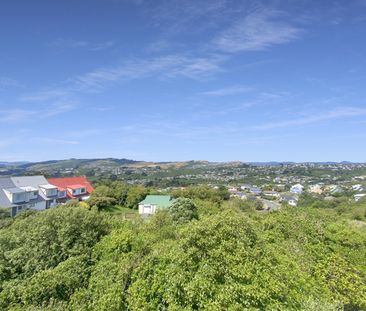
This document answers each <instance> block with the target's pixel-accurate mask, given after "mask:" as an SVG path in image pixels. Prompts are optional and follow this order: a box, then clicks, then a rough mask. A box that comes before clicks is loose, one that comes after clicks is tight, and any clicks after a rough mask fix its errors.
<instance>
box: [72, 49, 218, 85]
mask: <svg viewBox="0 0 366 311" xmlns="http://www.w3.org/2000/svg"><path fill="white" fill-rule="evenodd" d="M221 62H222V58H221V57H218V56H217V57H215V56H213V57H190V56H184V55H168V56H162V57H158V58H154V59H150V60H142V59H137V60H130V61H127V62H126V63H124V64H123V65H121V66H116V67H113V68H112V67H109V68H100V69H96V70H94V71H91V72H89V73H86V74H84V75H80V76H78V77H76V78H73V79H71V80H70V82H71V83H72V84H73V85H74V87H76V88H78V89H79V90H80V89H81V90H85V89H90V90H95V88H100V87H103V86H105V84H106V83H110V82H115V81H120V80H134V79H139V78H146V77H157V78H160V79H167V78H176V77H186V78H190V79H200V78H203V77H207V76H209V75H211V74H213V73H216V72H218V71H220V66H219V64H220V63H221Z"/></svg>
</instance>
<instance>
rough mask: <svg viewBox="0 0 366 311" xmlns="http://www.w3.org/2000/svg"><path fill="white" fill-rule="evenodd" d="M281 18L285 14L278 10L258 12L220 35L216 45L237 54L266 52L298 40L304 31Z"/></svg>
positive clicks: (215, 41)
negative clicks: (279, 45)
mask: <svg viewBox="0 0 366 311" xmlns="http://www.w3.org/2000/svg"><path fill="white" fill-rule="evenodd" d="M280 17H283V13H281V12H280V11H277V10H271V9H260V10H256V11H254V12H252V13H249V14H247V15H246V16H245V17H244V19H242V20H240V21H237V22H235V23H234V24H233V26H232V27H231V28H229V29H227V30H225V31H223V32H222V33H221V34H219V35H218V37H217V38H216V39H215V40H214V45H215V46H216V47H217V48H218V49H219V50H221V51H224V52H230V53H235V52H242V51H257V50H265V49H267V48H269V47H271V46H273V45H277V44H283V43H287V42H290V41H292V40H295V39H297V38H298V37H299V35H300V33H301V32H302V30H301V29H300V28H297V27H295V26H293V25H291V24H289V23H287V22H285V21H283V19H280Z"/></svg>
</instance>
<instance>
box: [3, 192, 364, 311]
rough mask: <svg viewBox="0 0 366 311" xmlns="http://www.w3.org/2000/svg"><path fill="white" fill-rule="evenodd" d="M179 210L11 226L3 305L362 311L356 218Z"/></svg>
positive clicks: (45, 218) (39, 217) (68, 214)
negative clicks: (131, 218) (122, 218)
mask: <svg viewBox="0 0 366 311" xmlns="http://www.w3.org/2000/svg"><path fill="white" fill-rule="evenodd" d="M196 200H197V199H196ZM177 202H179V203H180V204H179V208H177V209H176V212H177V213H178V214H179V215H181V213H180V212H182V211H183V214H182V215H183V216H182V217H178V218H177V219H178V221H177V219H176V218H175V217H174V213H173V214H172V213H171V211H170V210H164V211H161V212H159V213H157V214H156V215H155V216H154V217H152V218H150V219H148V220H147V221H142V220H141V221H140V220H134V221H133V222H128V221H126V222H122V221H117V220H116V219H115V218H113V217H109V218H105V217H106V216H102V214H99V213H98V212H96V211H94V210H87V209H85V208H80V207H73V208H72V207H69V208H56V209H53V210H49V211H46V212H42V213H36V214H30V215H28V216H23V217H20V218H18V219H15V221H14V222H12V223H11V224H10V225H9V226H7V227H6V228H4V229H1V230H0V251H1V252H0V280H1V282H0V309H4V310H7V309H11V310H90V311H92V310H106V311H107V310H281V311H282V310H303V311H305V310H314V311H315V310H329V311H331V310H332V311H335V310H366V265H365V262H366V223H365V222H363V221H360V220H357V221H355V220H353V219H352V215H351V213H350V214H347V213H342V214H339V213H338V211H337V210H336V209H329V208H326V209H318V208H309V207H304V208H290V207H287V208H283V209H282V210H280V211H276V212H271V213H257V212H255V207H253V206H250V207H248V206H244V207H242V206H241V205H240V204H239V203H237V204H239V205H238V206H237V205H235V204H234V205H230V204H227V205H223V206H222V205H215V204H216V203H212V201H204V200H203V201H202V200H198V201H196V202H198V203H199V204H198V208H197V210H198V212H199V217H198V219H196V218H197V217H191V216H192V215H196V214H195V213H196V208H195V204H194V203H193V202H192V201H190V200H187V199H179V200H178V201H177ZM208 202H210V203H208ZM183 203H184V204H183ZM211 205H212V206H213V207H210V206H211ZM182 206H185V207H187V209H185V208H184V209H181V207H182ZM193 206H194V207H193ZM173 210H175V209H173ZM205 210H206V212H204V211H205ZM186 211H194V212H193V214H192V213H191V212H189V213H188V214H189V215H188V214H186ZM187 215H188V216H189V217H186V216H187ZM182 219H183V220H184V221H180V220H182ZM190 220H193V221H190ZM177 223H178V224H179V225H177Z"/></svg>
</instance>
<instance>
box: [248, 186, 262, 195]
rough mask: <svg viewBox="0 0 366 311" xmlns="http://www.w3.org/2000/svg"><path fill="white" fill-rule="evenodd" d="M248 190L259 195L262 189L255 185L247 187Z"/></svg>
mask: <svg viewBox="0 0 366 311" xmlns="http://www.w3.org/2000/svg"><path fill="white" fill-rule="evenodd" d="M249 192H250V193H252V194H254V195H260V194H261V193H262V190H261V189H260V188H258V187H256V186H253V187H251V188H250V189H249Z"/></svg>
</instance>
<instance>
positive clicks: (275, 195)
mask: <svg viewBox="0 0 366 311" xmlns="http://www.w3.org/2000/svg"><path fill="white" fill-rule="evenodd" d="M263 195H265V196H267V197H272V198H279V197H280V194H279V193H278V192H277V191H264V192H263Z"/></svg>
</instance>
